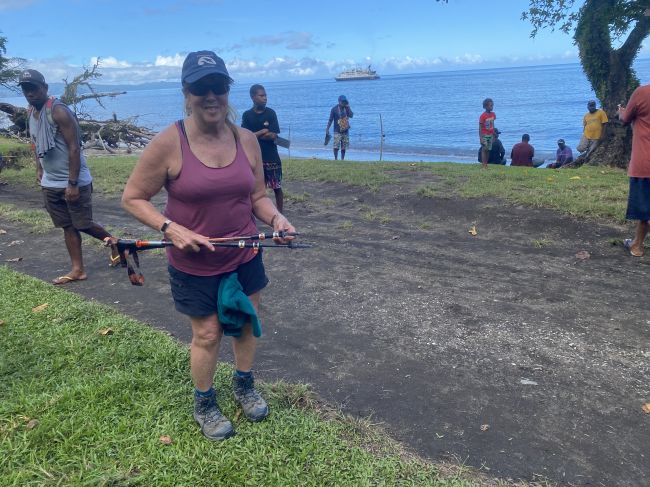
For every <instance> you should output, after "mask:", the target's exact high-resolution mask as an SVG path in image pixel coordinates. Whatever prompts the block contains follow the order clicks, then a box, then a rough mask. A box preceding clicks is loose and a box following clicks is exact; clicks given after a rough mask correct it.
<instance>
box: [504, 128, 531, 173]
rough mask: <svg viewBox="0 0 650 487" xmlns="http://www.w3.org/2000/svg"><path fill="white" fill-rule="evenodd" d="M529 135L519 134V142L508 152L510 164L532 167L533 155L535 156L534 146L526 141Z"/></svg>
mask: <svg viewBox="0 0 650 487" xmlns="http://www.w3.org/2000/svg"><path fill="white" fill-rule="evenodd" d="M529 140H530V135H528V134H524V135H522V136H521V142H519V143H518V144H515V145H514V146H513V147H512V151H511V152H510V158H511V159H512V162H511V163H510V165H511V166H528V167H533V157H534V156H535V148H534V147H533V146H532V145H530V144H529V143H528V141H529Z"/></svg>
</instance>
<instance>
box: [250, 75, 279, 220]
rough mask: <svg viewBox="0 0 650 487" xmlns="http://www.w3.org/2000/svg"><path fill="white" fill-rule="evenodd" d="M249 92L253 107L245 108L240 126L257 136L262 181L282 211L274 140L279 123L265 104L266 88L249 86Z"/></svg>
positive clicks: (276, 151)
mask: <svg viewBox="0 0 650 487" xmlns="http://www.w3.org/2000/svg"><path fill="white" fill-rule="evenodd" d="M249 94H250V97H251V100H252V101H253V108H251V109H250V110H246V111H245V112H244V115H243V116H242V123H241V126H242V127H243V128H245V129H248V130H250V131H251V132H253V134H255V137H257V142H259V144H260V149H261V150H262V165H263V167H264V183H265V184H266V187H267V188H271V189H272V190H273V192H274V193H275V206H276V208H277V209H278V211H279V212H280V213H282V208H283V202H284V195H283V193H282V161H281V159H280V155H279V154H278V148H277V146H276V145H275V140H276V139H277V138H278V134H279V133H280V124H279V123H278V116H277V115H276V114H275V111H274V110H273V109H271V108H269V107H267V106H266V101H267V97H266V90H265V89H264V87H263V86H262V85H259V84H255V85H253V86H251V87H250V90H249Z"/></svg>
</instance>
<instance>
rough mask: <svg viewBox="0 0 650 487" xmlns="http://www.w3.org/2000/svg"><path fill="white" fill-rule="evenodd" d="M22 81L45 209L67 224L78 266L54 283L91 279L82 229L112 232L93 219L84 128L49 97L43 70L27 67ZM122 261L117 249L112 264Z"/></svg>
mask: <svg viewBox="0 0 650 487" xmlns="http://www.w3.org/2000/svg"><path fill="white" fill-rule="evenodd" d="M18 85H19V86H20V88H21V89H22V92H23V95H24V96H25V99H26V100H27V102H28V103H29V105H30V109H29V111H28V113H29V119H28V124H29V135H30V138H31V141H32V146H33V147H34V150H35V152H36V177H37V178H38V182H39V184H40V185H41V188H42V192H43V199H44V201H45V208H46V209H47V211H48V213H49V214H50V217H51V218H52V223H54V226H55V227H57V228H63V237H64V240H65V245H66V248H67V250H68V254H69V255H70V261H71V263H72V267H71V269H70V271H69V272H68V273H67V274H64V275H62V276H60V277H57V278H56V279H54V280H53V281H52V283H53V284H68V283H70V282H72V281H83V280H85V279H86V277H87V276H86V271H85V269H84V264H83V258H82V252H81V234H80V233H79V232H84V233H87V234H88V235H90V236H92V237H95V238H97V239H99V240H104V239H106V238H107V237H110V236H111V235H110V234H109V233H108V232H107V231H106V230H105V229H104V228H103V227H102V226H100V225H98V224H97V223H95V222H94V221H93V213H92V198H91V193H92V177H91V175H90V171H89V170H88V166H87V164H86V158H85V156H84V154H83V152H82V151H81V143H82V142H81V130H80V128H79V123H78V122H77V119H76V117H75V116H74V115H73V113H72V112H71V111H70V109H69V108H68V107H67V106H66V105H65V104H64V103H62V102H61V101H59V100H57V99H55V98H49V97H48V94H47V90H48V86H47V83H46V82H45V78H44V77H43V75H42V74H41V73H39V72H38V71H36V70H34V69H27V70H25V71H23V72H22V73H21V75H20V78H19V81H18ZM118 263H119V256H118V253H117V249H115V248H113V249H112V257H111V265H116V264H118Z"/></svg>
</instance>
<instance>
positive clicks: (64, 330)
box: [0, 267, 494, 487]
mask: <svg viewBox="0 0 650 487" xmlns="http://www.w3.org/2000/svg"><path fill="white" fill-rule="evenodd" d="M0 288H1V289H2V293H0V397H1V398H2V401H0V485H2V486H26V485H38V486H41V485H93V486H94V485H121V486H127V485H129V486H130V485H156V486H182V485H188V486H197V485H238V486H239V485H244V486H261V485H264V486H287V485H301V486H348V485H349V486H355V487H356V486H371V485H372V486H380V485H386V486H407V485H408V486H410V485H417V486H420V485H430V486H449V487H452V486H455V487H461V486H469V485H475V484H474V483H470V482H469V481H467V480H461V479H460V478H459V476H458V475H456V476H454V477H451V478H450V477H447V478H446V479H441V478H440V476H439V474H438V472H437V470H436V468H435V467H434V466H432V465H431V464H428V463H426V462H423V461H420V460H418V459H416V458H414V457H412V456H410V455H408V454H406V453H405V452H404V451H403V450H401V449H400V448H399V446H398V445H396V444H395V443H393V442H391V441H390V440H388V439H386V437H385V436H383V435H381V434H380V433H377V432H376V430H375V429H374V428H371V427H369V426H368V425H367V424H365V423H363V422H360V421H354V420H351V419H347V418H345V417H343V416H342V415H340V414H338V413H337V412H335V411H332V410H327V409H324V408H323V407H321V406H319V405H318V403H317V402H315V401H314V400H313V397H312V395H311V394H310V393H309V391H308V390H307V388H306V387H303V386H292V385H288V384H285V383H267V384H264V383H262V384H260V388H261V390H262V391H263V393H264V394H265V395H266V397H267V398H268V399H269V403H270V407H271V415H270V417H269V418H268V419H267V420H266V421H263V422H261V423H256V424H253V423H249V422H248V421H247V420H245V419H244V418H243V416H242V415H241V414H240V411H239V410H238V408H237V406H236V405H235V403H234V400H233V398H232V395H231V394H230V393H229V392H226V391H229V390H230V389H229V384H230V374H231V373H232V369H230V368H229V367H227V366H225V365H224V366H221V367H220V368H219V369H218V371H217V376H216V385H217V388H218V390H222V391H224V394H223V395H222V399H221V401H220V402H221V405H222V409H223V410H224V412H225V413H226V414H227V415H228V416H229V417H230V418H231V419H233V420H234V423H235V426H236V428H237V431H238V434H237V435H236V436H235V437H233V438H231V439H229V440H227V441H225V442H223V443H213V442H210V441H208V440H206V439H204V438H203V437H202V435H201V434H200V432H199V429H198V427H197V425H195V423H194V420H193V419H192V416H191V413H192V409H191V408H192V396H191V394H192V385H191V382H190V377H189V370H188V369H189V367H188V355H189V354H188V349H187V348H186V347H185V346H183V345H181V344H180V343H178V342H176V341H175V340H173V339H171V338H170V337H168V336H167V335H165V334H163V333H161V332H159V331H154V330H153V329H151V328H150V327H149V326H146V325H143V324H140V323H138V322H135V321H133V320H131V319H129V318H126V317H125V316H123V315H120V314H118V313H117V312H115V311H113V310H111V309H110V308H107V307H104V306H100V305H97V304H94V303H89V302H85V301H84V300H82V299H80V298H79V297H77V296H76V295H73V294H71V293H68V292H66V291H64V290H60V289H55V288H53V287H52V286H51V285H48V284H46V283H43V282H41V281H38V280H35V279H32V278H30V277H26V276H24V275H21V274H18V273H15V272H13V271H10V270H8V269H7V268H5V267H0ZM37 306H41V310H40V311H39V309H38V308H36V307H37ZM108 329H110V330H111V331H110V332H108V333H107V332H106V330H108ZM164 436H167V437H169V439H170V442H171V443H170V444H164V443H163V442H162V441H161V437H164ZM490 484H491V485H494V484H492V483H490Z"/></svg>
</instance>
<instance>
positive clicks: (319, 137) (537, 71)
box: [4, 59, 650, 162]
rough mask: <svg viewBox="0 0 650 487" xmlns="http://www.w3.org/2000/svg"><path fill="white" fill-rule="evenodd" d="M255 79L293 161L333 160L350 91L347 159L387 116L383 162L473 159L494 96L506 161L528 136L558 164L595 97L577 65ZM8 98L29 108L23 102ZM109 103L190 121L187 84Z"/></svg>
mask: <svg viewBox="0 0 650 487" xmlns="http://www.w3.org/2000/svg"><path fill="white" fill-rule="evenodd" d="M635 68H636V70H637V74H638V75H639V78H640V80H641V83H642V84H647V83H650V59H642V60H638V61H637V63H636V65H635ZM379 74H381V73H379ZM258 82H260V83H262V84H264V86H265V88H266V91H267V95H268V106H269V107H271V108H273V109H274V110H275V111H276V112H277V114H278V119H279V122H280V128H281V131H282V136H284V137H286V138H290V139H291V152H290V155H291V156H292V157H323V158H331V157H332V152H331V145H330V146H328V147H324V146H323V139H324V135H325V127H326V125H327V119H328V116H329V111H330V108H331V107H332V106H334V105H335V104H336V102H337V98H338V96H339V95H341V94H345V95H346V96H347V98H348V100H349V101H350V107H351V108H352V110H353V111H354V118H353V119H352V120H351V130H350V145H351V146H350V149H349V151H348V153H347V155H346V158H347V159H351V160H368V161H377V160H379V157H380V153H379V147H380V133H381V132H380V115H381V117H382V120H383V127H384V134H385V138H384V148H383V160H385V161H431V162H437V161H453V162H476V153H477V150H478V146H479V144H478V117H479V115H480V114H481V112H482V111H483V108H482V101H483V99H484V98H486V97H490V98H492V99H493V100H494V111H495V113H496V115H497V121H496V126H497V127H498V128H499V130H501V132H502V134H501V136H500V138H501V140H502V142H503V144H504V146H505V148H506V151H507V155H508V156H509V152H510V149H511V147H512V146H513V145H514V144H515V143H517V142H519V141H520V140H521V135H522V134H523V133H528V134H530V137H531V141H530V142H531V144H532V145H533V146H534V147H535V151H536V156H537V157H539V158H544V159H552V158H554V154H555V149H556V148H557V144H556V141H557V139H558V138H564V139H565V140H566V141H567V144H568V145H569V146H570V147H571V148H572V149H574V150H575V147H576V145H577V144H578V141H579V139H580V135H581V133H582V117H583V115H584V113H585V112H586V105H587V101H588V100H589V99H592V98H595V96H594V93H593V91H592V90H591V88H590V86H589V83H588V82H587V79H586V78H585V76H584V74H583V72H582V69H581V67H580V65H579V64H563V65H553V66H534V67H517V68H498V69H484V70H468V71H453V72H437V73H424V74H410V75H395V76H382V78H381V79H379V80H371V81H348V82H337V81H334V79H333V78H332V79H325V80H309V81H285V82H269V83H265V82H264V80H258ZM249 86H250V84H249V83H248V82H246V83H243V82H241V83H237V82H236V83H235V85H234V86H233V89H232V91H231V95H230V102H231V105H232V106H233V108H234V109H235V110H236V111H237V113H238V116H239V118H240V117H241V114H242V113H243V112H244V111H245V110H247V109H248V108H250V105H251V102H250V98H249V96H248V88H249ZM4 100H5V101H8V102H10V103H14V104H20V105H23V106H24V105H25V101H24V99H23V98H10V99H7V98H4ZM104 100H105V101H104V104H105V105H106V109H105V110H104V109H101V108H100V107H97V106H93V105H92V104H90V103H88V104H87V105H86V108H87V109H88V111H90V112H91V113H92V114H93V116H95V117H96V118H106V119H107V118H110V117H111V115H112V113H113V112H115V113H116V114H117V115H118V116H119V117H120V118H126V117H137V121H138V123H139V124H142V125H145V126H147V127H149V128H152V129H154V130H160V129H161V128H163V127H165V126H167V125H169V124H170V123H172V122H173V121H174V120H176V119H178V118H181V117H182V115H183V98H182V94H181V93H180V86H179V89H170V88H165V89H155V90H142V89H135V88H134V89H132V90H130V91H128V93H127V94H125V95H121V96H118V97H116V98H113V99H104ZM621 101H622V102H624V100H621ZM238 122H239V119H238ZM280 154H281V156H283V157H285V156H287V155H289V151H288V150H287V149H283V148H280Z"/></svg>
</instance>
